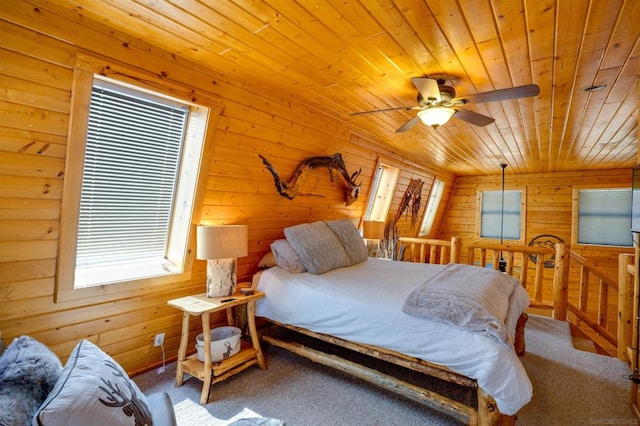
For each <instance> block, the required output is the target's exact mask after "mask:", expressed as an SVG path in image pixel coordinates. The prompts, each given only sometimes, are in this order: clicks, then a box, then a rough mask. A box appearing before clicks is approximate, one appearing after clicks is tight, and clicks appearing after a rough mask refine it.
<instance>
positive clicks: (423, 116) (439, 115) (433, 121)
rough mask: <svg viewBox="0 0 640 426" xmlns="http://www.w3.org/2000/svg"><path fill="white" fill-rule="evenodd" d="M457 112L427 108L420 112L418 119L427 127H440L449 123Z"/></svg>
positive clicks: (447, 109) (451, 109)
mask: <svg viewBox="0 0 640 426" xmlns="http://www.w3.org/2000/svg"><path fill="white" fill-rule="evenodd" d="M455 112H456V110H455V109H453V108H441V107H438V108H427V109H423V110H422V111H419V112H418V117H419V118H420V120H421V121H422V122H423V123H424V124H426V125H427V126H433V127H438V126H442V125H443V124H444V123H446V122H447V121H449V119H450V118H451V116H452V115H453V114H454V113H455Z"/></svg>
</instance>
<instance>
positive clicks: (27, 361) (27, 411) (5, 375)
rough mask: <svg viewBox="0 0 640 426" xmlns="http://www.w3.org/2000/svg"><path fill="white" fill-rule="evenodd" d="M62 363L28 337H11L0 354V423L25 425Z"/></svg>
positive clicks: (48, 388) (44, 347) (54, 378)
mask: <svg viewBox="0 0 640 426" xmlns="http://www.w3.org/2000/svg"><path fill="white" fill-rule="evenodd" d="M61 371H62V364H61V363H60V360H59V359H58V357H57V356H56V355H55V354H54V353H53V352H51V350H50V349H49V348H47V347H46V346H45V345H44V344H42V343H40V342H38V341H37V340H35V339H33V338H32V337H29V336H20V337H18V338H16V339H13V341H12V342H11V344H10V345H9V347H8V348H7V350H6V351H4V353H3V354H2V357H0V425H27V424H29V423H31V419H32V418H33V414H34V413H35V412H36V410H37V409H38V407H39V406H40V404H42V402H43V401H44V400H45V398H46V397H47V395H49V392H51V389H53V387H54V386H55V384H56V381H57V380H58V377H59V376H60V372H61Z"/></svg>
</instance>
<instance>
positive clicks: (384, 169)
mask: <svg viewBox="0 0 640 426" xmlns="http://www.w3.org/2000/svg"><path fill="white" fill-rule="evenodd" d="M399 175H400V169H398V168H397V167H391V166H387V165H385V164H378V167H377V168H376V174H375V176H374V178H373V183H372V184H371V191H370V195H369V201H368V203H367V210H366V212H365V216H364V217H365V219H364V220H367V221H369V220H370V221H376V222H385V221H386V220H387V214H388V213H389V207H391V199H392V198H393V191H394V190H395V187H396V183H397V182H398V176H399Z"/></svg>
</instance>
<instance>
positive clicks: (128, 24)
mask: <svg viewBox="0 0 640 426" xmlns="http://www.w3.org/2000/svg"><path fill="white" fill-rule="evenodd" d="M48 3H49V4H50V5H51V4H55V5H56V7H57V8H58V11H59V13H65V14H69V15H74V16H75V19H83V20H84V19H86V18H89V19H92V20H97V21H99V22H101V23H105V24H107V25H108V26H110V27H112V28H115V29H117V30H119V31H122V32H124V33H128V34H130V35H132V36H134V37H137V38H140V39H142V40H144V41H146V42H149V43H152V44H154V45H156V46H158V47H161V48H163V49H166V50H167V51H169V52H172V53H173V54H175V55H177V56H181V57H184V58H188V59H190V60H193V61H196V62H197V63H200V64H202V65H203V66H206V67H208V68H210V69H213V70H215V71H217V72H220V73H222V74H224V75H226V76H228V77H229V78H230V79H233V80H236V81H239V82H242V83H243V84H245V85H246V87H249V88H250V90H251V91H254V92H256V93H261V92H267V93H270V96H274V95H275V96H278V97H281V98H283V100H284V101H286V100H287V99H288V98H291V99H295V100H296V101H298V102H303V103H304V104H306V105H307V106H308V107H309V108H313V109H314V110H317V111H318V112H320V113H322V114H327V115H330V116H332V117H335V118H337V119H339V120H341V121H343V122H344V123H345V125H346V126H348V127H349V128H350V129H352V132H353V133H354V134H356V135H358V136H360V137H364V138H366V139H370V140H372V141H375V142H376V143H380V144H384V145H387V146H389V147H390V148H391V149H393V150H394V151H396V152H398V153H399V154H400V155H402V156H405V157H406V158H410V159H412V160H413V161H417V162H422V163H434V162H436V163H437V166H438V167H441V168H443V169H446V170H448V171H451V172H453V173H454V174H456V175H487V174H498V173H500V170H501V169H500V166H499V165H500V163H506V164H508V166H509V168H508V169H507V170H508V171H509V172H510V173H540V172H556V171H573V170H590V169H611V168H626V167H631V166H633V165H635V164H636V161H637V148H638V140H637V139H638V129H637V127H638V98H639V95H640V89H639V88H638V76H639V74H640V46H639V40H640V25H639V24H638V23H639V22H640V1H639V0H626V1H624V0H607V1H603V0H555V1H554V0H314V1H312V0H233V1H230V0H215V1H214V0H171V1H169V0H109V1H97V0H50V1H49V2H48ZM34 4H37V1H34ZM424 76H430V77H435V78H443V79H444V80H446V83H447V84H448V85H450V86H453V87H454V88H455V91H456V93H457V95H458V96H465V95H470V94H474V93H481V92H487V91H492V90H496V89H504V88H510V87H515V86H520V85H526V84H532V83H533V84H537V85H538V86H539V87H540V94H539V95H538V96H536V97H535V98H526V99H519V100H509V101H501V102H491V103H481V104H478V103H477V104H469V105H465V106H464V108H465V109H469V110H473V111H475V112H478V113H480V114H484V115H488V116H490V117H493V118H494V119H495V122H494V123H492V124H489V125H487V126H485V127H478V126H474V125H471V124H468V123H466V122H464V121H461V120H459V119H456V117H455V116H454V117H453V118H452V119H451V120H450V121H449V122H448V123H446V124H444V125H443V126H440V127H439V128H438V129H437V130H434V129H433V128H431V127H428V126H426V125H424V124H422V123H419V124H418V125H416V126H415V127H414V128H413V129H411V130H410V131H407V132H403V133H396V132H395V131H396V129H398V128H399V127H400V126H402V125H403V124H404V123H405V122H407V121H408V120H409V119H411V118H412V117H413V116H414V115H415V114H416V111H405V110H397V111H391V112H385V113H376V114H369V115H361V116H350V114H351V113H353V112H357V111H363V110H371V109H382V108H393V107H401V106H414V105H416V104H417V102H416V94H417V91H416V89H415V88H414V86H413V85H412V83H411V78H412V77H424ZM595 85H603V86H605V87H604V88H602V89H601V90H597V91H592V92H586V91H585V90H584V89H585V88H587V87H591V86H595ZM292 125H295V123H292Z"/></svg>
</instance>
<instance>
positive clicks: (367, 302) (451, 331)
mask: <svg viewBox="0 0 640 426" xmlns="http://www.w3.org/2000/svg"><path fill="white" fill-rule="evenodd" d="M442 268H443V266H440V265H428V264H422V263H409V262H393V261H388V260H383V259H374V258H369V259H368V260H367V261H365V262H361V263H359V264H357V265H354V266H350V267H346V268H340V269H336V270H333V271H329V272H327V273H325V274H322V275H311V274H309V273H301V274H291V273H289V272H286V271H285V270H283V269H281V268H279V267H273V268H270V269H268V270H266V271H264V272H263V273H262V274H261V276H260V281H259V283H258V290H260V291H263V292H265V293H266V297H265V298H264V299H261V300H259V301H258V303H257V315H258V316H261V317H265V318H270V319H272V320H274V321H278V322H281V323H286V324H292V325H295V326H298V327H303V328H306V329H309V330H312V331H315V332H318V333H324V334H330V335H333V336H337V337H340V338H343V339H346V340H350V341H353V342H358V343H364V344H369V345H376V346H381V347H384V348H387V349H391V350H394V351H398V352H401V353H404V354H406V355H409V356H413V357H417V358H420V359H424V360H426V361H429V362H433V363H436V364H441V365H445V366H447V367H449V368H450V369H451V370H453V371H456V372H458V373H461V374H464V375H465V376H467V377H471V378H473V379H476V380H477V381H478V385H479V386H481V387H482V388H483V389H484V390H485V391H486V392H487V393H489V394H490V395H491V396H492V397H493V398H494V399H495V401H496V403H497V405H498V408H499V409H500V412H501V413H503V414H506V415H513V414H515V413H516V412H517V411H518V410H519V409H520V408H522V407H523V406H524V405H525V404H527V403H528V402H529V401H530V400H531V395H532V386H531V382H530V381H529V378H528V377H527V373H526V371H525V369H524V367H523V366H522V363H521V362H520V360H519V359H518V356H517V355H516V354H515V352H514V351H513V350H512V349H510V348H507V347H505V346H504V345H503V344H499V343H497V342H496V341H494V340H492V339H490V338H488V337H487V336H485V335H481V334H478V333H474V332H472V331H466V330H462V329H460V328H457V327H454V326H451V325H448V324H445V323H443V322H440V321H435V320H428V319H423V318H418V317H414V316H411V315H407V314H405V313H404V312H402V305H403V303H404V301H405V299H406V298H407V296H408V295H409V293H411V291H413V289H415V288H416V287H417V286H419V285H420V284H422V283H424V282H425V281H426V280H428V279H429V278H431V277H432V276H434V275H435V274H437V273H438V272H439V271H441V270H442ZM511 302H512V308H511V309H510V311H509V315H508V317H507V320H506V325H507V328H508V330H509V332H508V334H509V336H508V343H509V344H510V345H512V343H513V336H514V332H515V324H516V322H517V319H518V316H519V315H520V313H521V312H523V311H524V309H525V308H526V307H527V306H528V304H529V298H528V296H527V294H526V292H524V291H517V292H516V291H514V292H513V295H512V301H511Z"/></svg>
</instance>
